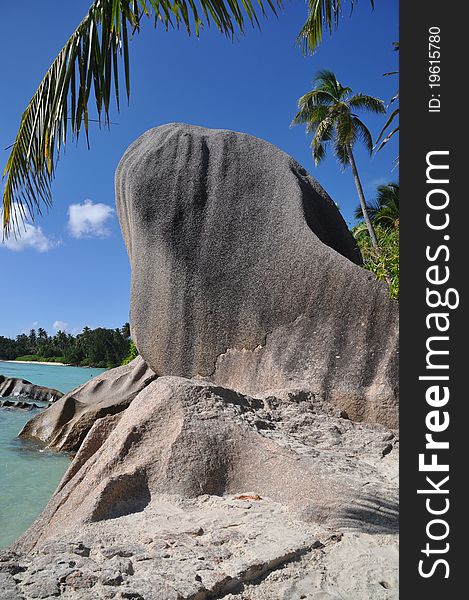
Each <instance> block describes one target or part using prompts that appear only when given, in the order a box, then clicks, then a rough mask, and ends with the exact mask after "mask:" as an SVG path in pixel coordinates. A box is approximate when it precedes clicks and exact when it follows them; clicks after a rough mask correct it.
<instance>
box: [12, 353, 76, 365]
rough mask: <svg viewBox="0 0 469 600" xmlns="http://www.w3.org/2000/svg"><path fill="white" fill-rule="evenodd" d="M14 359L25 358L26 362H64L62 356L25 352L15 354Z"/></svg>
mask: <svg viewBox="0 0 469 600" xmlns="http://www.w3.org/2000/svg"><path fill="white" fill-rule="evenodd" d="M15 360H27V361H28V362H55V363H63V362H65V357H64V356H48V357H45V356H39V355H38V354H27V355H26V356H17V357H16V358H15Z"/></svg>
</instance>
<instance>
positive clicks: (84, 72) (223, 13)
mask: <svg viewBox="0 0 469 600" xmlns="http://www.w3.org/2000/svg"><path fill="white" fill-rule="evenodd" d="M357 1H358V0H308V18H307V21H306V23H305V25H304V27H303V28H302V30H301V32H300V35H299V37H298V42H299V43H301V44H303V46H304V48H305V49H307V50H310V51H314V50H315V49H316V48H317V46H318V45H319V44H320V42H321V39H322V32H323V28H326V29H329V31H330V33H332V31H333V30H334V29H336V28H337V26H338V24H339V17H340V16H341V14H342V6H343V5H344V4H347V3H348V4H349V5H350V7H351V8H353V6H354V5H355V3H356V2H357ZM370 3H371V5H372V7H373V6H374V0H370ZM280 6H282V0H94V2H93V3H92V5H91V7H90V9H89V11H88V13H87V15H86V16H85V17H84V19H83V20H82V21H81V23H80V24H79V25H78V27H77V28H76V29H75V31H74V32H73V33H72V35H71V36H70V38H69V40H68V41H67V42H66V44H65V46H64V47H63V48H62V50H61V51H60V52H59V54H58V55H57V57H56V58H55V60H54V62H53V63H52V65H51V67H50V68H49V70H48V71H47V72H46V74H45V75H44V77H43V79H42V81H41V83H40V84H39V87H38V89H37V91H36V92H35V94H34V96H33V97H32V99H31V101H30V102H29V104H28V106H27V107H26V109H25V111H24V112H23V115H22V117H21V121H20V126H19V130H18V134H17V136H16V139H15V141H14V143H13V144H12V146H11V152H10V155H9V158H8V160H7V164H6V167H5V170H4V172H3V178H4V180H5V183H4V190H3V211H1V212H2V213H3V233H4V236H6V237H8V235H9V234H10V233H11V230H13V231H14V233H15V234H17V233H19V225H20V224H21V223H23V222H24V221H25V220H26V219H27V218H28V217H29V218H31V219H32V220H34V215H35V213H39V214H40V213H41V209H42V207H44V206H46V207H49V206H50V205H51V204H52V195H51V183H52V180H53V178H54V174H55V168H56V163H57V160H58V159H59V156H60V153H61V151H62V150H63V148H64V146H65V143H66V141H67V137H70V135H71V136H73V137H74V138H75V139H78V136H79V134H80V132H81V131H82V128H84V129H85V135H86V140H87V143H88V146H89V123H90V122H91V121H94V120H96V121H98V123H99V124H101V122H103V123H104V124H105V125H106V126H107V127H109V126H110V117H109V110H110V106H111V103H112V99H113V97H114V98H115V102H116V105H117V109H118V110H119V104H120V99H121V83H120V82H119V65H120V63H121V62H122V63H123V71H124V87H125V93H126V96H127V99H129V98H130V60H129V38H130V37H131V36H132V35H133V34H134V33H139V32H140V27H141V24H142V22H143V21H144V20H145V18H149V19H152V20H153V21H154V24H155V27H156V25H157V24H160V25H161V26H162V27H164V28H165V29H168V28H169V27H176V28H179V27H183V28H184V29H186V31H187V33H188V34H189V35H190V34H191V32H195V35H197V36H198V35H199V34H200V32H201V30H202V29H203V27H204V25H207V26H208V25H210V24H211V23H212V24H214V25H215V26H216V27H217V29H218V30H219V31H220V32H221V33H223V34H225V35H226V36H227V37H230V38H234V36H235V33H236V32H240V33H243V32H244V30H245V26H246V23H249V24H251V25H255V26H259V20H258V15H259V14H262V15H263V16H265V15H266V14H267V11H269V12H270V11H271V12H274V13H275V14H276V11H277V8H278V7H280ZM93 96H94V100H95V103H96V117H97V118H96V119H92V118H91V117H90V113H89V107H88V106H89V102H90V101H92V100H93Z"/></svg>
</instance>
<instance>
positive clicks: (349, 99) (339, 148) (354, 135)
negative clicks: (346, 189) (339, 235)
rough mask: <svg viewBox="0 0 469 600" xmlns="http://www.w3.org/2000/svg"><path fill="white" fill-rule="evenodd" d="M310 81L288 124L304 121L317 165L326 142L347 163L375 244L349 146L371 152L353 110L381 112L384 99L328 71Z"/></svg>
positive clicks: (364, 129) (370, 141)
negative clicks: (310, 86) (355, 89)
mask: <svg viewBox="0 0 469 600" xmlns="http://www.w3.org/2000/svg"><path fill="white" fill-rule="evenodd" d="M313 83H314V84H315V87H314V89H313V90H311V91H310V92H308V93H307V94H305V95H304V96H302V97H301V98H300V99H299V101H298V108H299V111H298V114H297V115H296V117H295V118H294V119H293V121H292V125H300V124H304V125H306V132H307V133H311V134H313V139H312V142H311V148H312V151H313V158H314V162H315V164H316V165H317V164H318V163H319V162H320V161H322V160H323V159H324V158H325V156H326V147H327V145H328V144H329V143H330V144H332V146H333V151H334V154H335V155H336V157H337V159H338V161H339V163H340V165H341V166H342V168H343V169H345V168H346V167H347V165H350V168H351V170H352V174H353V178H354V180H355V186H356V188H357V193H358V198H359V200H360V205H361V207H362V212H363V218H364V219H365V223H366V226H367V229H368V231H369V233H370V238H371V241H372V244H373V246H374V247H375V248H378V241H377V239H376V235H375V231H374V229H373V224H372V222H371V220H370V217H369V216H368V211H367V206H366V200H365V195H364V193H363V188H362V184H361V181H360V177H359V175H358V169H357V164H356V162H355V157H354V154H353V148H354V146H355V144H356V143H357V142H358V141H361V142H363V143H364V145H365V147H366V149H367V150H368V152H369V153H370V155H371V153H372V152H373V139H372V137H371V133H370V132H369V131H368V128H367V127H366V125H365V124H364V123H363V121H362V120H361V119H359V117H358V116H357V115H356V113H355V111H358V110H367V111H370V112H374V113H378V114H382V113H384V112H385V108H384V102H383V101H382V100H380V99H379V98H374V97H373V96H368V95H366V94H361V93H360V94H353V92H352V90H351V88H349V87H343V86H342V85H341V84H340V83H339V82H338V81H337V78H336V76H335V75H334V73H332V72H331V71H327V70H323V71H319V73H318V74H317V75H316V77H315V79H314V81H313Z"/></svg>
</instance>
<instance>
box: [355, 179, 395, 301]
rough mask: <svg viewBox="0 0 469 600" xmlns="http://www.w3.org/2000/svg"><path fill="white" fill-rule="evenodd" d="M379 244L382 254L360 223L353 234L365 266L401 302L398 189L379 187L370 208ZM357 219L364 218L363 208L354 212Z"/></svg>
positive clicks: (390, 186)
mask: <svg viewBox="0 0 469 600" xmlns="http://www.w3.org/2000/svg"><path fill="white" fill-rule="evenodd" d="M368 214H369V215H370V218H371V220H372V222H373V226H374V229H375V233H376V237H377V239H378V244H379V248H380V249H379V252H378V251H377V250H376V248H375V247H374V246H373V245H372V244H371V239H370V236H369V234H368V230H367V228H366V225H365V223H364V222H363V221H362V222H360V223H358V225H356V226H355V227H354V228H353V229H352V233H353V235H354V237H355V239H356V241H357V244H358V247H359V248H360V251H361V253H362V256H363V266H364V267H365V269H368V270H369V271H371V272H372V273H374V274H375V275H376V277H377V279H380V280H383V281H385V282H386V283H387V284H388V285H389V295H390V296H391V298H394V299H396V300H397V299H398V298H399V185H398V184H397V183H389V184H387V185H380V186H378V190H377V196H376V198H375V199H374V200H373V201H372V202H371V203H370V204H369V205H368ZM355 218H357V219H360V218H362V210H361V206H357V208H356V209H355Z"/></svg>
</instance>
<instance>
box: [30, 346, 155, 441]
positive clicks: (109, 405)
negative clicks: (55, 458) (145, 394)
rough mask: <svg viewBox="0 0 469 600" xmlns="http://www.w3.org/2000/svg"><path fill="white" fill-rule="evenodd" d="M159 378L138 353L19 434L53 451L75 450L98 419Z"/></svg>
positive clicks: (117, 410) (126, 403) (71, 394)
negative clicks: (130, 360)
mask: <svg viewBox="0 0 469 600" xmlns="http://www.w3.org/2000/svg"><path fill="white" fill-rule="evenodd" d="M155 379H156V375H155V373H153V371H152V370H151V369H150V368H149V367H148V365H147V364H146V363H145V361H144V360H142V358H141V357H140V356H139V357H137V358H136V359H135V360H133V361H132V362H131V363H129V364H128V365H125V366H123V367H117V368H116V369H110V370H109V371H106V372H105V373H102V374H101V375H98V376H97V377H94V378H93V379H91V380H90V381H88V382H86V383H84V384H83V385H81V386H80V387H78V388H75V389H74V390H72V391H71V392H69V393H68V394H66V395H65V396H63V397H62V398H61V399H60V400H58V401H57V402H55V403H54V404H52V405H51V406H50V407H49V408H47V410H45V411H43V412H41V413H39V414H38V415H36V416H35V417H33V418H32V419H31V420H30V421H28V422H27V423H26V425H25V426H24V427H23V429H22V430H21V431H20V433H19V437H20V438H27V439H31V440H35V441H38V442H41V443H43V444H45V446H46V447H47V448H49V449H52V450H62V451H73V452H74V451H76V450H78V448H79V447H80V445H81V443H82V442H83V440H84V439H85V437H86V434H87V433H88V431H89V430H90V429H91V427H92V426H93V424H94V422H95V421H96V420H97V419H100V418H102V417H105V416H107V415H114V414H117V413H120V412H121V411H123V410H125V409H126V408H127V407H128V406H129V404H130V403H131V402H132V400H133V399H134V398H135V396H136V395H137V394H138V393H139V392H141V391H142V390H143V389H144V388H145V387H146V386H147V385H148V384H149V383H151V382H152V381H154V380H155Z"/></svg>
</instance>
